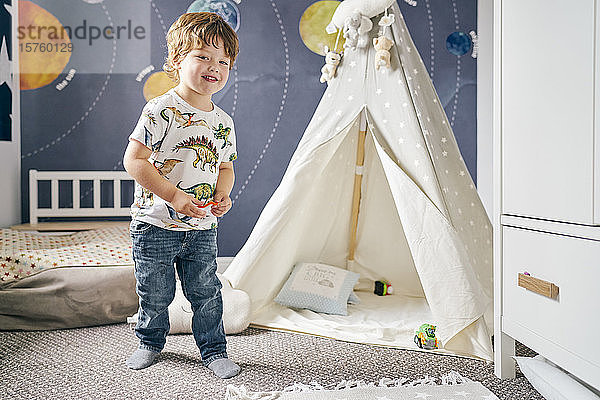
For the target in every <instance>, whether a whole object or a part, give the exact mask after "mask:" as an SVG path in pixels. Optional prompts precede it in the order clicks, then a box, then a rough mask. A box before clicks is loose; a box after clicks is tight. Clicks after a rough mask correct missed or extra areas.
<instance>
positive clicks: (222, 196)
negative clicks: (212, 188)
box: [210, 192, 231, 217]
mask: <svg viewBox="0 0 600 400" xmlns="http://www.w3.org/2000/svg"><path fill="white" fill-rule="evenodd" d="M213 201H215V202H217V203H219V205H218V206H212V207H211V209H210V212H211V213H212V214H213V215H214V216H215V217H222V216H223V215H225V213H227V211H229V210H230V209H231V199H230V198H229V195H227V193H225V192H216V193H215V195H214V196H213Z"/></svg>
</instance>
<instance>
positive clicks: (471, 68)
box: [21, 0, 477, 256]
mask: <svg viewBox="0 0 600 400" xmlns="http://www.w3.org/2000/svg"><path fill="white" fill-rule="evenodd" d="M90 2H91V0H87V2H84V1H81V0H80V2H75V1H73V0H53V1H45V2H44V3H43V4H44V7H45V8H46V9H47V10H48V11H50V12H52V13H53V14H54V15H55V16H56V17H57V18H58V19H59V20H60V19H61V15H65V18H67V14H71V15H72V14H73V8H75V7H87V8H88V9H89V10H90V11H89V12H90V15H91V14H93V13H95V14H94V15H95V16H96V18H100V17H98V15H99V16H103V15H110V16H112V17H113V18H114V19H117V15H116V14H115V13H118V18H119V19H120V20H123V19H125V20H126V19H127V18H126V17H127V16H126V15H124V14H126V13H127V12H129V13H131V14H132V15H134V14H135V13H136V12H137V11H136V9H135V7H130V8H129V9H127V7H126V6H125V5H124V4H126V3H122V2H121V1H120V0H105V1H104V2H101V3H99V4H88V3H90ZM191 2H192V1H191V0H190V1H182V0H154V1H147V0H144V1H143V3H145V4H149V5H150V7H149V17H148V18H149V27H148V29H147V31H148V32H149V33H150V39H151V43H152V46H151V53H150V56H149V57H150V60H145V59H144V58H145V57H146V55H145V53H144V55H143V56H141V57H139V58H140V59H135V57H133V58H132V57H131V55H132V54H134V55H135V51H132V50H131V45H132V43H131V42H129V43H117V47H116V55H115V60H114V62H110V61H111V60H112V56H113V53H112V47H111V46H108V47H106V54H104V57H103V58H102V61H98V62H105V63H106V67H104V68H105V69H106V71H105V72H103V73H98V71H94V68H92V67H91V66H89V65H87V66H82V65H83V64H81V63H85V62H86V61H85V60H83V61H82V60H81V59H79V60H76V59H75V57H74V58H72V59H71V61H70V63H69V64H68V65H67V66H66V68H65V70H64V72H65V73H64V74H63V75H61V76H59V77H58V78H57V79H56V80H55V81H54V82H53V83H52V84H50V85H47V86H44V87H42V88H39V89H35V90H27V91H23V92H22V93H21V101H22V105H21V110H22V137H21V147H22V189H23V220H24V221H27V220H28V201H27V198H28V193H27V190H28V183H27V176H28V172H27V171H28V170H29V169H30V168H36V169H39V170H122V169H123V166H122V156H123V152H124V149H125V146H126V144H127V137H128V135H129V133H130V131H131V130H132V129H133V127H134V125H135V122H136V121H137V119H138V117H139V113H140V110H141V109H142V107H143V105H144V104H145V99H144V97H143V95H142V88H143V84H144V79H142V80H141V82H138V81H136V79H135V78H136V75H137V73H138V72H139V71H141V70H142V69H143V67H144V66H147V65H149V64H152V65H153V66H154V68H155V71H157V70H160V68H161V66H162V63H163V60H164V57H165V55H166V47H165V45H164V35H165V33H166V29H168V27H169V26H170V24H171V23H172V22H173V21H174V20H175V19H176V18H177V16H179V15H180V14H182V13H184V12H185V11H186V9H187V7H188V6H189V5H190V3H191ZM134 3H135V1H132V2H131V4H134ZM312 3H314V1H313V0H243V1H242V3H241V4H240V5H239V6H238V7H239V10H240V15H241V27H240V29H239V32H238V34H239V37H240V42H241V43H240V45H241V51H240V55H239V58H238V60H237V62H236V67H235V69H234V71H232V73H231V75H230V78H229V82H228V84H227V86H226V88H225V89H224V90H223V91H222V92H220V93H218V94H217V95H215V96H214V98H213V100H214V101H215V102H216V103H217V104H219V105H220V106H221V107H222V108H223V109H224V110H225V111H227V112H229V113H230V114H231V115H232V116H233V118H234V120H235V123H236V131H237V143H238V153H239V159H238V160H237V161H236V162H235V169H236V176H237V180H236V184H235V187H234V189H233V192H232V195H231V197H232V199H233V200H234V203H235V204H234V207H233V209H232V210H231V211H230V212H229V213H228V214H227V216H226V217H225V218H223V220H222V221H221V224H220V228H219V229H220V231H219V247H220V255H222V256H231V255H235V253H236V252H237V251H238V250H239V248H240V247H241V246H242V245H243V244H244V242H245V239H246V238H247V236H248V235H249V233H250V231H251V230H252V227H253V226H254V223H255V222H256V219H257V218H258V215H259V214H260V211H261V210H262V208H263V206H264V205H265V203H266V202H267V200H268V199H269V197H270V196H271V194H272V193H273V191H274V190H275V188H276V187H277V185H278V183H279V181H280V179H281V177H282V176H283V173H284V171H285V169H286V167H287V164H288V161H289V159H290V156H291V155H292V153H293V151H294V149H295V147H296V145H297V143H298V141H299V140H300V137H301V136H302V133H303V131H304V128H305V127H306V125H307V124H308V122H309V120H310V118H311V116H312V113H313V112H314V109H315V107H316V105H317V103H318V102H319V100H320V97H321V95H322V93H323V91H324V89H325V86H324V85H322V84H320V83H319V76H320V73H319V70H320V68H321V66H322V64H323V57H321V56H319V55H317V54H315V53H313V52H311V51H310V50H309V49H308V48H307V47H306V46H305V45H304V44H303V42H302V40H301V38H300V35H299V32H298V24H299V21H300V17H301V16H302V13H303V12H304V10H305V9H306V8H307V7H308V6H309V5H311V4H312ZM37 4H42V0H39V1H37ZM399 5H400V8H401V10H402V11H403V14H404V16H405V19H406V21H407V24H408V26H409V29H410V31H411V33H412V35H413V39H414V41H415V43H416V46H417V48H418V49H419V51H420V53H421V55H422V57H423V60H424V62H425V65H426V67H427V68H428V70H429V72H430V75H432V76H433V80H434V84H435V87H436V89H437V90H438V93H439V96H440V98H441V100H442V102H443V104H444V107H445V110H446V113H447V115H448V118H449V119H450V122H451V124H452V125H453V127H454V131H455V134H456V137H457V139H458V143H459V146H460V148H461V150H462V153H463V156H464V158H465V161H466V163H467V165H468V167H469V171H470V172H471V174H472V176H473V177H475V176H476V170H475V167H476V156H477V155H476V145H477V142H476V130H475V129H476V60H475V59H473V58H472V57H471V56H470V52H469V53H467V54H465V55H463V56H460V57H459V56H456V55H453V54H450V53H449V52H448V50H447V49H446V38H447V37H448V35H449V34H451V33H452V32H455V31H462V32H465V33H468V32H469V31H471V30H475V29H476V16H477V10H476V0H449V1H444V2H434V1H432V0H417V5H416V6H415V7H413V6H411V5H409V4H408V3H406V2H404V1H402V0H400V1H399ZM84 11H85V10H84ZM86 12H87V11H86ZM144 12H146V10H145V11H144ZM90 18H91V17H90ZM106 18H108V17H106ZM279 20H281V23H280V22H279ZM286 50H287V51H286ZM140 52H141V53H143V51H142V50H140ZM76 62H77V63H80V65H75V64H74V63H76ZM136 63H138V64H139V65H137V64H136ZM111 65H112V67H113V68H112V72H111V73H108V71H109V67H110V66H111ZM71 68H75V69H78V70H79V71H82V72H81V73H79V72H78V73H76V74H75V76H74V77H73V79H72V80H71V81H70V82H69V83H68V85H67V86H66V87H65V88H64V89H63V90H61V91H59V90H57V88H56V84H57V83H58V82H60V81H62V80H63V79H64V78H65V76H66V73H67V72H68V71H69V70H70V69H71ZM134 71H135V73H133V72H134Z"/></svg>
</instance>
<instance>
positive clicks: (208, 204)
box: [198, 201, 219, 208]
mask: <svg viewBox="0 0 600 400" xmlns="http://www.w3.org/2000/svg"><path fill="white" fill-rule="evenodd" d="M211 204H214V205H215V206H218V205H219V203H217V202H215V201H209V202H208V203H206V204H204V205H202V206H198V207H200V208H206V207H208V206H210V205H211Z"/></svg>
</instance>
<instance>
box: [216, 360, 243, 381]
mask: <svg viewBox="0 0 600 400" xmlns="http://www.w3.org/2000/svg"><path fill="white" fill-rule="evenodd" d="M208 368H209V369H210V370H211V371H212V372H214V373H215V375H216V376H218V377H219V378H221V379H227V378H233V377H234V376H236V375H237V374H239V373H240V370H241V368H240V366H239V365H237V364H236V363H234V362H233V361H231V360H230V359H229V358H217V359H216V360H215V361H213V362H211V363H210V364H208Z"/></svg>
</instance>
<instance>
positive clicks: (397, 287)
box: [224, 2, 492, 360]
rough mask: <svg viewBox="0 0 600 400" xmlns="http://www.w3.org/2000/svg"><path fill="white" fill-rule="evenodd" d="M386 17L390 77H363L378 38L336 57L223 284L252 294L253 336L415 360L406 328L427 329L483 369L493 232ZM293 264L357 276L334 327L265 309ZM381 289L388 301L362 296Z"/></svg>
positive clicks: (410, 51)
mask: <svg viewBox="0 0 600 400" xmlns="http://www.w3.org/2000/svg"><path fill="white" fill-rule="evenodd" d="M342 4H343V3H342ZM392 13H393V14H394V15H395V17H396V18H395V21H394V23H393V24H392V25H391V26H390V28H391V29H390V28H388V29H386V31H385V32H387V33H386V35H387V36H388V37H389V38H390V39H392V40H393V42H394V46H393V47H392V48H391V49H390V53H391V68H389V69H379V70H377V69H376V68H375V61H374V59H375V56H376V54H375V53H376V50H375V49H374V48H373V46H372V38H373V37H375V36H377V29H373V31H372V33H371V38H370V42H369V45H368V46H367V47H366V48H357V49H356V50H350V49H348V50H346V52H345V54H344V57H343V59H342V61H341V63H340V65H339V66H338V69H337V75H336V77H335V78H334V79H333V80H331V81H330V82H329V85H328V88H327V90H326V91H325V94H324V96H323V98H322V100H321V102H320V104H319V105H318V107H317V109H316V111H315V114H314V116H313V118H312V120H311V122H310V124H309V125H308V127H307V129H306V131H305V133H304V136H303V137H302V140H301V141H300V143H299V145H298V148H297V150H296V152H295V153H294V155H293V157H292V160H291V161H290V164H289V166H288V169H287V171H286V173H285V176H284V177H283V179H282V181H281V184H280V186H279V187H278V188H277V190H276V191H275V193H274V194H273V196H272V197H271V199H270V200H269V202H268V203H267V205H266V206H265V208H264V210H263V212H262V214H261V216H260V218H259V220H258V222H257V223H256V226H255V227H254V230H253V231H252V233H251V235H250V237H249V239H248V241H247V242H246V244H245V245H244V246H243V248H242V249H241V250H240V252H239V253H238V254H237V256H236V257H235V259H234V260H233V262H232V263H231V265H230V266H229V268H228V269H227V271H226V272H225V274H224V275H225V277H226V278H227V279H228V280H229V281H230V282H231V283H232V285H233V287H235V288H239V289H242V290H244V291H246V292H247V293H248V294H249V295H250V298H251V299H252V302H253V313H252V322H253V323H254V324H255V325H260V326H266V327H270V328H277V329H287V330H293V331H300V332H306V333H312V334H317V335H322V336H327V337H332V338H336V339H341V340H347V341H352V342H360V343H371V344H379V345H386V346H396V347H405V348H415V349H416V346H415V344H414V343H413V336H414V334H415V329H416V328H418V327H419V326H420V325H421V324H422V323H433V324H434V325H436V326H437V331H436V335H437V337H438V338H439V339H440V340H441V342H442V346H443V349H441V350H439V351H440V352H450V353H454V354H462V355H468V356H475V357H480V358H484V359H488V360H491V359H492V348H491V341H490V334H489V332H491V331H492V330H491V329H490V327H491V325H490V324H491V322H492V318H491V304H492V302H491V298H492V256H491V233H492V229H491V226H490V222H489V219H488V217H487V215H486V213H485V210H484V208H483V206H482V204H481V201H480V199H479V197H478V195H477V192H476V189H475V186H474V185H473V181H472V179H471V177H470V175H469V172H468V171H467V168H466V166H465V163H464V161H463V159H462V157H461V155H460V152H459V149H458V146H457V144H456V141H455V138H454V135H453V133H452V130H451V127H450V126H449V123H448V121H447V118H446V115H445V113H444V110H443V108H442V106H441V104H440V101H439V99H438V97H437V94H436V92H435V89H434V87H433V85H432V82H431V80H430V78H429V75H428V73H427V70H426V69H425V66H424V65H423V62H422V60H421V58H420V56H419V54H418V52H417V49H416V48H415V46H414V44H413V42H412V39H411V37H410V35H409V32H408V30H407V28H406V25H405V22H404V20H403V18H402V15H401V13H400V9H399V7H398V5H397V4H396V3H395V2H394V4H393V7H392ZM378 20H379V18H378V17H375V18H374V19H373V22H374V25H375V26H377V22H378ZM357 148H358V151H357ZM363 151H364V165H363V166H361V165H360V164H361V158H362V154H361V153H363ZM357 153H358V158H357ZM357 161H358V166H355V163H356V162H357ZM361 177H362V178H361ZM355 178H356V179H355ZM361 179H362V180H361ZM355 181H356V182H357V185H356V188H355ZM353 198H356V199H357V200H355V201H353ZM353 209H354V210H355V212H354V214H355V215H356V211H358V213H357V215H358V217H357V228H356V234H354V231H355V229H354V222H353ZM349 243H353V244H350V245H349ZM348 260H350V262H348ZM299 262H320V263H325V264H330V265H335V266H338V267H346V266H348V268H349V269H352V270H354V271H355V272H358V273H360V276H361V279H360V280H359V284H358V287H357V290H358V291H357V294H358V296H359V297H360V299H361V304H360V305H356V306H349V315H348V316H347V317H342V316H331V315H325V314H317V313H314V312H311V311H308V310H292V309H290V308H286V307H283V306H281V305H279V304H276V303H274V302H273V299H274V297H275V296H276V295H277V293H278V292H279V290H280V289H281V287H282V286H283V284H284V283H285V281H286V279H287V278H288V276H289V275H290V272H291V270H292V268H293V266H294V265H295V264H297V263H299ZM379 279H385V280H388V281H390V282H391V283H392V285H393V287H394V295H391V296H384V297H380V296H376V295H374V294H373V281H375V280H379ZM484 314H485V315H486V316H485V317H484Z"/></svg>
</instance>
